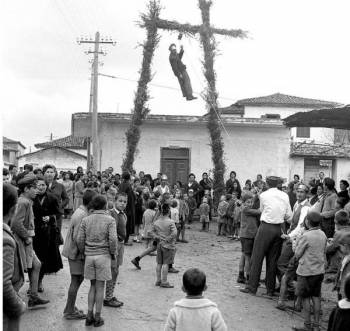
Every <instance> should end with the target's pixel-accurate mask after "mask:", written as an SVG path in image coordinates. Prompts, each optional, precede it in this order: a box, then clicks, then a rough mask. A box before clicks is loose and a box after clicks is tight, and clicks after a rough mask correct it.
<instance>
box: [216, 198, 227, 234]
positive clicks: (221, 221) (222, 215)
mask: <svg viewBox="0 0 350 331" xmlns="http://www.w3.org/2000/svg"><path fill="white" fill-rule="evenodd" d="M227 207H228V202H227V201H226V196H224V195H222V196H221V197H220V203H219V206H218V215H219V217H218V236H220V235H221V230H222V228H223V227H225V225H226V223H227V218H226V211H227ZM222 232H224V229H223V231H222ZM222 234H224V233H222Z"/></svg>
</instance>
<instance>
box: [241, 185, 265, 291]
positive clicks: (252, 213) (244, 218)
mask: <svg viewBox="0 0 350 331" xmlns="http://www.w3.org/2000/svg"><path fill="white" fill-rule="evenodd" d="M253 199H254V195H253V194H252V193H250V192H247V193H244V194H243V196H242V202H243V208H242V213H241V228H240V233H239V236H240V240H241V245H242V255H241V260H240V262H239V275H238V279H237V283H242V284H244V283H245V282H246V280H249V272H250V258H251V256H252V252H253V246H254V238H255V236H256V233H257V231H258V220H257V218H258V217H259V215H260V214H261V212H260V210H259V209H253ZM244 273H245V275H244Z"/></svg>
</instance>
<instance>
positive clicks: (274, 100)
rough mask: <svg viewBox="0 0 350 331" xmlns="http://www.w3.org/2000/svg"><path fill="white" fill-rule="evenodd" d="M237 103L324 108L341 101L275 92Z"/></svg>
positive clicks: (244, 104) (333, 105)
mask: <svg viewBox="0 0 350 331" xmlns="http://www.w3.org/2000/svg"><path fill="white" fill-rule="evenodd" d="M236 104H237V105H243V106H272V107H273V106H284V107H306V108H323V107H336V106H339V105H340V104H339V103H336V102H332V101H323V100H317V99H308V98H300V97H296V96H293V95H287V94H282V93H275V94H271V95H267V96H263V97H257V98H248V99H242V100H238V101H237V102H236Z"/></svg>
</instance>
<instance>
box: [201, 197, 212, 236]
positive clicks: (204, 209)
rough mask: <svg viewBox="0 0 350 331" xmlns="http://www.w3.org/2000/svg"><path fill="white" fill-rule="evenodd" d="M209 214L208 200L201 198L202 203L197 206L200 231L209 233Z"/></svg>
mask: <svg viewBox="0 0 350 331" xmlns="http://www.w3.org/2000/svg"><path fill="white" fill-rule="evenodd" d="M209 212H210V207H209V205H208V199H207V198H203V202H202V203H201V205H200V206H199V217H200V218H199V220H200V222H201V223H202V231H209Z"/></svg>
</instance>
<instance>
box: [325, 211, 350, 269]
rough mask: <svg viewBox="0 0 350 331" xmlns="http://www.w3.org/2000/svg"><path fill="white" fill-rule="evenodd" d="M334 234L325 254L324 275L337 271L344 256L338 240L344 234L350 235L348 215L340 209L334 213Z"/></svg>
mask: <svg viewBox="0 0 350 331" xmlns="http://www.w3.org/2000/svg"><path fill="white" fill-rule="evenodd" d="M334 222H335V233H334V238H333V239H332V240H331V239H329V240H328V241H329V244H328V245H327V249H326V254H327V260H328V267H327V269H326V273H337V272H338V271H339V268H340V265H341V261H342V259H343V258H344V254H343V253H342V252H341V249H340V248H341V247H340V242H339V239H340V238H341V237H342V236H343V235H344V234H346V233H349V234H350V224H349V215H348V213H347V212H346V211H345V210H343V209H341V210H338V211H337V212H336V213H335V218H334Z"/></svg>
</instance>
